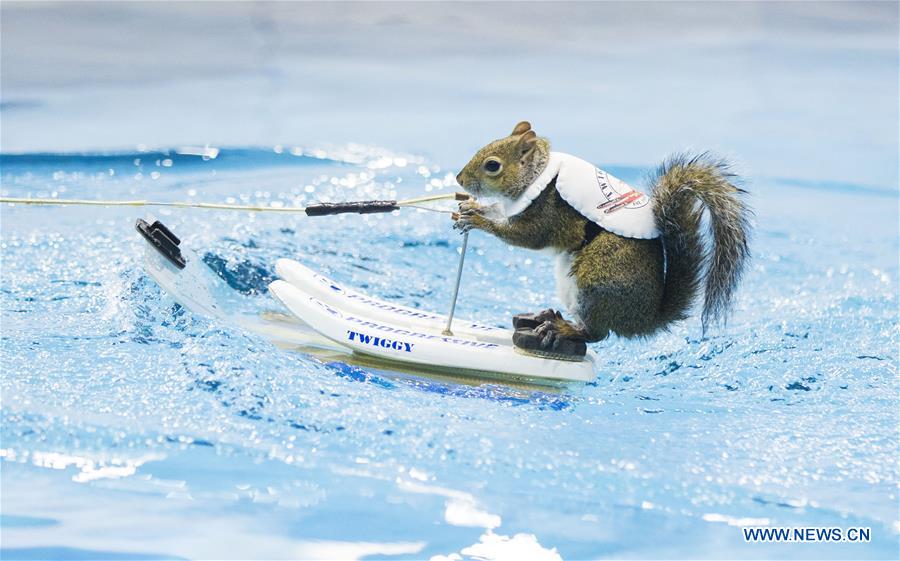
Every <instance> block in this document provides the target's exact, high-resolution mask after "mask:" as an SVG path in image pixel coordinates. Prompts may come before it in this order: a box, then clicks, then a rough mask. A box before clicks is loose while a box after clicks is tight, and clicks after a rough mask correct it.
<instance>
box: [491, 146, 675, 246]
mask: <svg viewBox="0 0 900 561" xmlns="http://www.w3.org/2000/svg"><path fill="white" fill-rule="evenodd" d="M554 177H555V178H556V190H557V191H558V192H559V195H560V196H561V197H562V198H563V200H564V201H566V202H567V203H569V204H570V205H571V206H572V208H574V209H575V210H577V211H578V212H580V213H581V215H582V216H584V217H585V218H587V219H588V220H590V221H591V222H594V223H596V224H597V225H599V226H600V227H601V228H603V229H604V230H609V231H610V232H612V233H614V234H618V235H620V236H625V237H626V238H638V239H652V238H656V237H659V235H660V233H659V228H657V226H656V218H655V217H654V216H653V205H652V204H651V201H650V197H648V196H647V195H645V194H643V193H641V192H639V191H637V190H636V189H634V188H633V187H631V186H630V185H628V184H627V183H625V182H624V181H622V180H621V179H619V178H617V177H614V176H612V175H610V174H609V173H607V172H605V171H603V170H602V169H598V168H597V167H595V166H594V165H593V164H591V163H589V162H586V161H584V160H582V159H581V158H576V157H575V156H570V155H569V154H563V153H562V152H550V159H549V160H548V162H547V167H546V168H544V171H543V172H542V173H541V175H539V176H538V178H537V179H535V180H534V182H533V183H532V184H531V185H529V186H528V187H527V188H526V189H525V191H524V192H523V193H522V194H521V195H520V196H519V198H517V199H515V200H512V199H506V198H501V200H500V202H499V210H500V211H501V212H502V213H503V215H504V216H506V218H512V217H513V216H515V215H517V214H519V213H521V212H522V211H524V210H525V209H526V208H528V207H529V206H530V205H531V203H532V202H533V201H534V200H535V199H536V198H537V197H538V195H540V194H541V193H542V192H543V191H544V189H545V188H546V187H547V185H549V184H550V182H551V181H553V178H554Z"/></svg>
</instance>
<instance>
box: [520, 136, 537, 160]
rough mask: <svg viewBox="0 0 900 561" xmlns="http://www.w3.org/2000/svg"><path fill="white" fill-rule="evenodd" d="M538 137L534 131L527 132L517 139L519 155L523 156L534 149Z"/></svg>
mask: <svg viewBox="0 0 900 561" xmlns="http://www.w3.org/2000/svg"><path fill="white" fill-rule="evenodd" d="M537 140H538V136H537V134H536V133H535V132H534V131H528V132H526V133H524V134H523V135H522V137H521V138H519V153H520V154H522V155H523V156H524V155H525V154H527V153H528V152H531V150H532V149H533V148H534V147H535V145H536V144H537Z"/></svg>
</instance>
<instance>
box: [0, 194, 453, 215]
mask: <svg viewBox="0 0 900 561" xmlns="http://www.w3.org/2000/svg"><path fill="white" fill-rule="evenodd" d="M455 198H456V194H455V193H444V194H442V195H428V196H426V197H417V198H414V199H405V200H402V201H397V206H408V207H414V208H421V209H424V210H434V211H436V212H450V211H442V210H438V209H429V208H427V207H421V206H417V205H418V204H419V203H428V202H433V201H444V200H450V199H455ZM0 203H10V204H18V205H66V206H68V205H80V206H157V207H174V208H202V209H208V210H244V211H250V212H306V207H298V206H295V207H276V206H254V205H233V204H218V203H191V202H184V201H175V202H159V201H145V200H136V201H108V200H90V199H35V198H19V197H0Z"/></svg>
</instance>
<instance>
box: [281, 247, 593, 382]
mask: <svg viewBox="0 0 900 561" xmlns="http://www.w3.org/2000/svg"><path fill="white" fill-rule="evenodd" d="M275 272H276V273H277V274H278V276H279V277H280V278H281V279H282V280H277V281H275V282H273V283H272V284H270V285H269V290H270V291H271V292H272V294H273V295H274V296H275V297H276V298H277V299H278V300H280V301H281V302H282V303H283V304H284V305H285V306H286V307H287V308H288V309H289V310H290V311H291V312H292V313H294V314H295V315H296V316H297V317H298V318H300V319H301V320H302V321H304V322H305V323H307V324H308V325H310V326H311V327H312V328H313V329H315V330H316V331H317V332H318V333H319V334H321V335H322V336H324V337H326V338H328V339H331V340H332V341H335V342H339V343H340V344H342V345H345V346H347V347H349V348H351V349H353V351H354V352H356V353H361V354H367V355H371V356H376V357H379V358H381V359H384V360H389V361H393V362H401V363H413V364H419V365H424V366H428V367H432V368H438V369H446V370H451V371H458V372H461V373H464V372H470V373H473V374H478V375H482V376H488V377H496V378H512V379H528V380H530V381H536V380H547V381H557V382H558V381H571V382H588V381H591V380H593V379H594V378H595V376H596V374H595V372H594V364H595V362H596V354H595V353H593V351H588V352H587V354H586V355H585V357H584V358H583V359H582V360H567V361H564V360H554V359H550V358H544V357H538V356H533V355H528V354H525V353H523V352H521V351H519V350H518V349H517V348H516V347H515V346H514V345H513V343H512V335H513V332H512V331H511V330H507V329H502V328H498V327H493V326H489V325H484V324H481V323H478V322H474V321H470V320H464V319H458V320H455V321H454V323H453V334H452V335H445V334H443V329H444V326H445V324H446V317H444V316H442V315H439V314H435V313H432V312H426V311H422V310H417V309H414V308H408V307H405V306H401V305H398V304H394V303H391V302H386V301H384V300H379V299H377V298H373V297H371V296H368V295H365V294H363V293H361V292H357V291H354V290H352V289H349V288H346V287H344V286H342V285H340V284H339V283H337V282H335V281H333V280H331V279H329V278H328V277H325V276H322V275H320V274H318V273H316V272H314V271H312V270H311V269H309V268H307V267H305V266H304V265H302V264H300V263H298V262H296V261H291V260H289V259H280V260H278V262H277V263H276V266H275Z"/></svg>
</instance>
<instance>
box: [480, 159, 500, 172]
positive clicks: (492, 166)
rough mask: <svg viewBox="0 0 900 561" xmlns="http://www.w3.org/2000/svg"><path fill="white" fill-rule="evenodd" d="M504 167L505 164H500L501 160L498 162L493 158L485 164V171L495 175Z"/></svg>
mask: <svg viewBox="0 0 900 561" xmlns="http://www.w3.org/2000/svg"><path fill="white" fill-rule="evenodd" d="M502 167H503V164H501V163H500V160H496V159H494V158H491V159H489V160H487V161H486V162H484V171H486V172H488V173H490V174H494V173H497V172H499V171H500V168H502Z"/></svg>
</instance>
